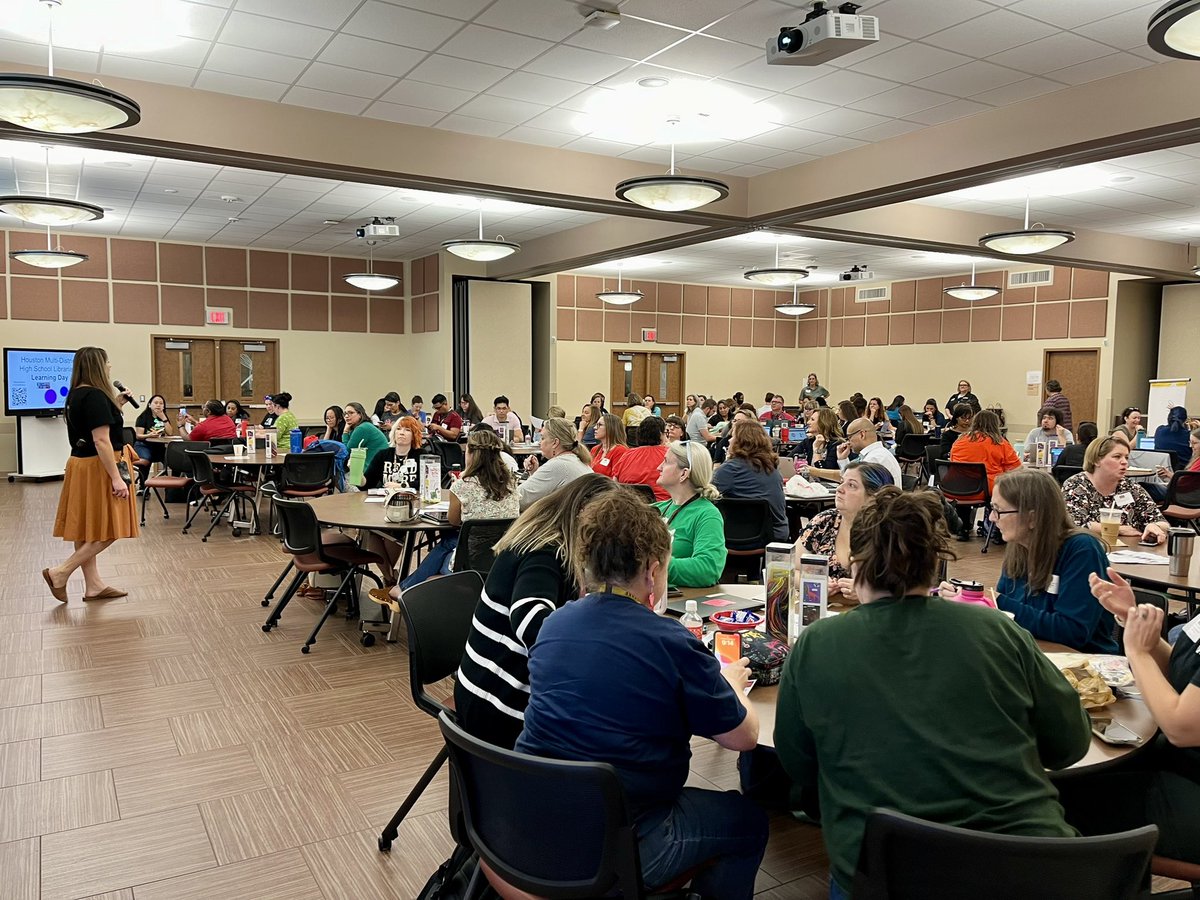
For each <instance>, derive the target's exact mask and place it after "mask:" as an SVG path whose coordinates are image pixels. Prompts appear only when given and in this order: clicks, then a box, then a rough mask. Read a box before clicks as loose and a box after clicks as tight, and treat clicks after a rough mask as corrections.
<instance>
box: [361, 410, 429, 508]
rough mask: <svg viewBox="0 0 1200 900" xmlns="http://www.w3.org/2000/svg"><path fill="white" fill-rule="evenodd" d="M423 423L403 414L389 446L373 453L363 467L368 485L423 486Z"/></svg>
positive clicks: (410, 487) (395, 425) (393, 426)
mask: <svg viewBox="0 0 1200 900" xmlns="http://www.w3.org/2000/svg"><path fill="white" fill-rule="evenodd" d="M420 457H421V423H420V422H418V421H417V420H416V419H414V418H413V417H412V416H403V417H401V418H399V419H397V420H396V422H395V424H393V425H392V433H391V436H390V439H389V441H388V447H387V448H386V449H384V450H380V451H379V452H378V453H376V454H375V455H374V456H372V457H371V461H370V462H369V463H367V467H366V468H365V469H364V470H363V481H365V482H366V486H367V488H368V489H372V488H382V487H387V488H394V489H398V490H404V491H414V492H417V491H420V490H421V464H420Z"/></svg>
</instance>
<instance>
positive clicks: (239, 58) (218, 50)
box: [204, 44, 308, 84]
mask: <svg viewBox="0 0 1200 900" xmlns="http://www.w3.org/2000/svg"><path fill="white" fill-rule="evenodd" d="M307 64H308V63H307V61H306V60H303V59H297V58H296V57H294V56H282V55H280V54H278V53H266V52H264V51H262V50H253V49H250V48H249V47H234V46H231V45H229V44H216V45H214V46H213V48H212V52H211V53H209V54H208V60H207V61H206V62H205V64H204V70H205V72H206V73H207V72H222V73H224V74H226V75H242V76H245V77H246V78H252V79H262V80H265V81H278V82H281V83H284V84H291V83H292V82H293V81H295V80H296V78H297V77H298V76H299V75H300V73H301V72H302V71H304V67H305V66H306V65H307Z"/></svg>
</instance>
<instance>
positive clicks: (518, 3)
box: [475, 0, 583, 41]
mask: <svg viewBox="0 0 1200 900" xmlns="http://www.w3.org/2000/svg"><path fill="white" fill-rule="evenodd" d="M475 21H476V22H478V23H479V24H480V25H490V26H491V27H493V28H503V29H504V30H505V31H515V32H519V33H521V34H527V35H530V36H531V37H540V38H545V39H546V40H548V41H561V40H563V38H566V37H567V36H569V35H571V34H574V33H575V32H576V31H578V30H579V29H580V28H582V27H583V15H582V14H581V13H580V11H579V10H578V9H577V8H576V7H575V5H574V4H572V3H564V2H563V0H496V2H495V3H493V4H492V5H491V6H489V7H488V8H487V9H485V10H484V11H483V12H482V13H480V14H479V16H478V17H477V18H476V19H475Z"/></svg>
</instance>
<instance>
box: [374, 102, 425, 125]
mask: <svg viewBox="0 0 1200 900" xmlns="http://www.w3.org/2000/svg"><path fill="white" fill-rule="evenodd" d="M363 115H364V116H366V117H367V118H369V119H383V120H384V121H387V122H397V123H399V124H401V125H432V124H433V123H434V122H436V121H437V120H438V119H440V118H441V117H442V115H443V113H441V112H437V111H434V110H431V109H417V108H416V107H413V106H402V105H401V104H399V103H385V102H383V101H381V100H379V101H376V102H375V103H372V104H371V105H370V106H368V107H367V108H366V109H365V110H364V111H363Z"/></svg>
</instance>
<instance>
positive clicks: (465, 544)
mask: <svg viewBox="0 0 1200 900" xmlns="http://www.w3.org/2000/svg"><path fill="white" fill-rule="evenodd" d="M515 521H517V520H516V519H468V520H467V521H466V522H463V523H462V528H460V529H459V532H458V549H457V550H455V551H454V571H455V572H465V571H467V570H468V569H471V570H473V571H475V572H478V573H479V574H480V575H484V576H486V575H487V573H488V572H490V571H491V570H492V564H493V563H495V562H496V551H495V549H494V548H495V546H496V542H497V541H499V540H500V538H502V537H504V534H505V532H507V531H508V529H509V527H510V526H511V525H512V523H513V522H515Z"/></svg>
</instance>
